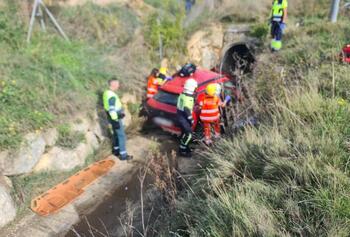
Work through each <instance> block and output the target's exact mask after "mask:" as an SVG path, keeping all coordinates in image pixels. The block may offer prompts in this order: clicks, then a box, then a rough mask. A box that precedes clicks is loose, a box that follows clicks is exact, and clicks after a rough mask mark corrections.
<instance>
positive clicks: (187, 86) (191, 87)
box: [184, 78, 198, 94]
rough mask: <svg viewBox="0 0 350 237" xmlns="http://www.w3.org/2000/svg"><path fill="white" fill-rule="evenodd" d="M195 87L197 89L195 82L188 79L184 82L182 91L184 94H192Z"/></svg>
mask: <svg viewBox="0 0 350 237" xmlns="http://www.w3.org/2000/svg"><path fill="white" fill-rule="evenodd" d="M197 87H198V83H197V81H196V80H195V79H193V78H189V79H187V80H186V82H185V86H184V91H185V93H189V94H193V93H194V91H195V90H196V89H197Z"/></svg>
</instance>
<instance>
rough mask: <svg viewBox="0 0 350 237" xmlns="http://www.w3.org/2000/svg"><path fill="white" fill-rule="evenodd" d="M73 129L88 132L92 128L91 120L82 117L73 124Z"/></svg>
mask: <svg viewBox="0 0 350 237" xmlns="http://www.w3.org/2000/svg"><path fill="white" fill-rule="evenodd" d="M71 129H72V131H75V132H82V133H86V132H87V131H89V130H90V129H91V126H90V122H89V121H88V119H86V118H84V119H82V118H80V119H79V121H78V122H76V123H73V124H72V126H71Z"/></svg>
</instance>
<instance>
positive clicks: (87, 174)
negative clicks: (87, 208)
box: [31, 159, 115, 216]
mask: <svg viewBox="0 0 350 237" xmlns="http://www.w3.org/2000/svg"><path fill="white" fill-rule="evenodd" d="M114 164H115V161H114V160H113V159H105V160H101V161H98V162H95V163H93V164H92V165H90V166H89V167H87V168H85V169H83V170H81V171H79V172H78V173H76V174H75V175H73V176H71V177H70V178H68V179H67V180H65V181H63V182H62V183H60V184H58V185H57V186H55V187H53V188H52V189H50V190H48V191H47V192H46V193H44V194H42V195H40V196H38V197H36V198H35V199H33V200H32V203H31V209H32V210H33V211H34V212H36V213H37V214H39V215H41V216H47V215H50V214H53V213H56V212H58V211H59V210H60V209H61V208H63V207H64V206H65V205H67V204H69V203H71V202H72V201H73V200H74V199H75V198H77V197H78V196H80V195H81V194H82V193H84V188H86V187H87V186H88V185H90V184H91V183H92V182H93V181H94V180H96V179H97V178H98V177H101V176H102V175H104V174H106V173H107V172H108V171H109V170H110V169H111V168H112V167H113V166H114Z"/></svg>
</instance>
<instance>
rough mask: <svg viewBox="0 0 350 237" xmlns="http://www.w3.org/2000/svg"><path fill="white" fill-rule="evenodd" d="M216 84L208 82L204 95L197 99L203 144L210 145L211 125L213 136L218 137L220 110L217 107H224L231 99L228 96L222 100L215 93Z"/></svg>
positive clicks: (216, 89)
mask: <svg viewBox="0 0 350 237" xmlns="http://www.w3.org/2000/svg"><path fill="white" fill-rule="evenodd" d="M217 91H218V85H217V84H209V85H208V86H207V88H206V94H205V96H203V97H201V98H200V99H199V106H200V107H201V112H200V115H199V117H200V119H201V121H202V123H203V126H204V137H205V140H204V142H205V144H207V145H210V144H211V143H212V140H211V131H210V130H211V127H212V126H213V127H214V131H215V138H219V137H220V110H219V107H220V106H221V107H225V106H226V104H227V103H228V102H229V101H230V100H231V97H230V96H227V97H226V98H225V102H222V101H221V99H220V98H219V96H218V95H217Z"/></svg>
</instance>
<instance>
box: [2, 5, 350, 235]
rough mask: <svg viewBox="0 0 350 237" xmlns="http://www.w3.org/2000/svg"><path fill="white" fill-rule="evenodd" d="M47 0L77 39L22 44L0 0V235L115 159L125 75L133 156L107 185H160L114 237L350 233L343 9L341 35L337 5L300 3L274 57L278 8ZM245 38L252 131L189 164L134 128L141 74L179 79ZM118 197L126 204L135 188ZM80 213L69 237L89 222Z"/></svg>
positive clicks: (16, 17)
mask: <svg viewBox="0 0 350 237" xmlns="http://www.w3.org/2000/svg"><path fill="white" fill-rule="evenodd" d="M45 2H46V3H47V4H48V6H49V9H50V10H51V11H52V12H53V13H54V15H55V16H56V17H57V20H58V21H59V22H60V24H61V25H62V26H63V28H64V30H65V32H66V33H67V35H68V37H69V39H70V40H69V41H65V40H64V39H63V38H61V37H60V36H59V34H57V32H56V31H55V29H54V27H53V26H52V25H51V23H48V24H47V26H48V30H47V32H42V31H40V27H39V24H36V26H35V30H34V34H33V37H32V41H31V42H30V44H27V43H26V34H27V29H28V9H26V8H27V7H26V6H24V5H23V2H22V1H7V0H3V1H1V0H0V6H1V8H0V52H1V59H0V104H1V106H0V206H3V207H4V210H6V212H8V213H9V214H8V215H3V214H2V215H0V228H1V227H3V226H5V225H7V226H6V230H11V231H12V229H11V228H14V229H16V228H17V227H18V228H20V226H19V225H18V223H23V221H24V222H25V220H26V218H32V217H33V216H34V214H33V213H32V212H31V211H30V210H29V208H28V207H29V205H30V201H31V200H32V198H34V197H35V196H37V195H39V194H41V193H42V192H44V191H46V190H47V189H49V188H50V187H52V186H53V185H55V184H57V183H59V182H61V181H63V180H65V179H66V178H67V177H69V176H70V175H72V174H74V173H75V172H77V171H78V170H80V169H83V168H85V167H86V166H87V165H89V164H91V163H92V162H94V161H96V160H100V159H103V158H105V157H106V156H108V155H109V154H110V151H109V146H110V142H109V139H107V137H106V136H105V134H102V133H103V129H104V132H106V130H108V129H107V128H105V127H103V126H102V125H103V122H104V120H103V116H101V114H104V113H101V111H102V110H101V93H102V91H103V90H104V89H105V88H106V81H107V80H108V79H110V78H111V77H112V76H117V77H118V78H119V79H120V81H121V83H122V89H121V94H122V95H125V96H122V97H123V103H124V106H125V107H126V108H127V111H128V113H129V114H130V115H129V116H130V117H129V125H130V126H129V128H128V135H130V136H131V137H132V138H131V139H130V140H131V142H133V141H136V142H135V144H132V149H131V150H133V151H134V153H135V154H138V158H137V159H138V160H137V162H135V163H132V164H127V163H125V164H124V165H125V166H123V164H120V163H118V167H117V168H116V169H115V170H114V171H113V172H114V174H115V175H117V176H116V177H118V179H116V180H115V181H114V183H113V185H110V186H113V187H114V188H116V187H117V186H118V184H119V183H118V182H120V183H123V182H126V183H127V184H129V183H130V180H131V181H132V182H131V183H132V184H135V183H137V185H139V183H138V181H139V180H138V178H139V176H140V175H141V172H145V174H146V173H147V172H148V175H149V176H150V177H151V178H150V180H152V181H151V185H150V186H149V187H147V190H143V191H144V193H145V196H147V197H146V200H147V201H144V200H143V196H141V199H142V200H139V199H140V197H139V192H140V193H141V194H143V192H142V190H141V191H139V190H137V191H135V193H136V194H137V198H136V199H134V200H132V201H130V202H129V201H128V200H127V199H125V200H124V199H123V200H122V201H120V200H119V199H118V200H119V201H118V203H119V202H120V203H121V205H123V208H124V206H126V207H125V208H126V210H124V209H123V210H124V211H125V213H123V214H122V215H120V216H118V217H117V218H115V219H116V224H115V226H118V228H119V232H118V233H120V232H125V233H122V234H120V235H118V236H132V235H133V234H135V235H134V236H138V235H140V236H193V237H194V236H210V237H224V236H344V237H346V236H348V235H349V233H350V170H349V163H350V67H349V65H347V64H343V63H340V62H339V58H338V55H339V52H340V49H341V48H342V47H343V46H344V45H345V44H347V43H350V24H349V20H350V13H349V11H345V10H341V12H340V15H339V19H338V22H337V23H336V24H332V23H330V22H329V21H328V13H329V1H326V0H310V1H303V0H296V1H290V6H289V19H288V24H287V31H286V35H285V37H284V41H283V44H284V45H283V49H282V51H281V52H279V53H274V54H272V53H271V52H270V51H269V50H268V45H269V41H270V38H269V33H268V31H269V27H268V25H267V18H268V14H269V9H270V4H271V0H259V1H253V0H246V1H236V0H220V1H210V0H198V1H197V3H196V5H195V6H194V8H193V9H192V12H191V13H190V14H188V15H186V14H185V11H184V9H183V5H179V1H177V0H166V1H160V0H145V1H137V0H135V1H130V2H128V1H124V0H122V1H118V0H115V1H113V0H107V1H105V0H101V1H77V0H67V1H59V3H58V1H56V2H55V1H45ZM46 20H47V19H46ZM235 27H247V28H249V29H250V31H249V33H246V34H247V35H245V39H246V38H247V39H249V40H251V41H252V42H254V47H253V48H254V52H255V56H256V58H257V63H256V66H255V68H254V70H253V71H252V72H250V73H248V74H246V75H244V76H243V77H242V83H243V84H244V86H246V87H247V88H248V91H249V103H251V108H250V110H251V111H253V112H252V113H253V115H254V118H256V120H257V121H258V124H257V125H256V126H244V127H241V128H240V129H233V130H232V131H231V130H230V132H229V133H226V134H224V135H223V137H222V139H220V140H219V141H218V142H217V143H215V145H213V146H211V147H206V146H204V145H203V144H201V143H199V144H196V145H195V147H196V151H195V156H194V158H193V159H191V160H187V159H182V158H179V157H178V156H177V155H176V152H174V151H173V149H174V147H176V146H177V140H176V139H172V138H171V137H170V136H166V135H164V134H161V135H159V134H158V133H157V132H156V131H153V130H152V129H153V127H152V128H151V129H150V130H152V131H147V132H149V133H146V134H143V133H141V132H140V131H139V130H140V128H141V126H142V124H141V122H142V121H141V120H140V119H139V118H138V117H137V112H138V108H139V105H140V103H141V99H142V97H143V95H144V92H145V91H144V89H145V83H146V82H145V77H146V76H147V74H148V73H149V71H150V69H151V68H153V67H158V66H160V65H167V66H168V67H169V69H170V71H171V72H174V71H175V69H176V68H178V67H179V65H182V64H184V63H185V62H187V61H195V62H196V63H203V64H204V62H208V63H207V64H206V65H210V66H207V67H214V66H216V65H217V63H218V60H219V57H220V54H221V53H222V52H221V50H222V47H223V46H224V43H223V42H225V40H227V38H229V37H228V36H227V30H229V29H236V28H235ZM159 35H162V48H161V49H160V47H159ZM231 43H232V42H231ZM160 52H162V54H163V55H162V56H163V58H160V56H161V55H160ZM208 55H209V56H208ZM205 56H208V58H205ZM199 66H202V65H199ZM130 98H131V99H130ZM124 99H125V100H124ZM240 116H241V117H239V119H241V120H242V121H244V120H246V119H248V115H247V114H244V113H242V114H241V115H240ZM101 117H102V118H101ZM101 120H102V125H101V124H100V123H101ZM104 125H105V124H104ZM50 131H51V132H50ZM52 131H53V132H52ZM47 134H49V135H47ZM52 134H54V135H55V136H53V135H52ZM51 135H52V137H55V138H53V139H50V138H51ZM28 137H30V139H32V140H33V141H34V142H32V140H30V139H28ZM32 137H34V138H32ZM133 138H135V139H134V140H133ZM42 140H44V141H42ZM51 140H53V141H51ZM50 141H51V142H50ZM154 141H157V142H154ZM155 144H156V145H155ZM28 147H29V148H28ZM84 148H85V149H84ZM57 150H58V152H56V153H55V151H57ZM86 150H87V151H86ZM23 151H24V152H23ZM22 152H23V153H25V154H21V153H22ZM26 153H28V154H26ZM80 153H81V155H80ZM146 154H147V155H146ZM34 156H37V157H36V158H35V159H37V160H35V159H34V158H33V157H34ZM47 160H49V161H50V162H51V163H50V162H47ZM75 160H78V161H77V162H76V163H74V164H73V161H74V162H75ZM174 160H176V161H174ZM16 162H19V163H21V164H17V163H16ZM45 162H46V163H45ZM136 163H137V164H136ZM173 163H174V164H173ZM50 164H52V167H51V166H50ZM66 164H67V166H65V165H66ZM68 164H69V165H68ZM19 166H21V167H19ZM22 166H23V167H24V168H23V167H22ZM179 166H181V167H179ZM13 167H14V168H13ZM120 167H121V169H123V167H127V168H128V169H129V170H127V169H125V170H122V171H123V172H126V170H127V171H128V172H129V171H130V173H128V175H125V177H127V178H125V177H123V178H121V177H120V176H122V175H121V174H120V173H118V172H119V170H117V169H119V168H120ZM181 168H183V169H184V170H186V172H184V173H182V172H181ZM131 170H132V171H133V173H132V172H131ZM137 172H139V176H137ZM122 174H124V173H122ZM110 177H112V176H110ZM119 178H120V180H119ZM134 179H135V180H134ZM106 183H107V182H106ZM106 183H105V185H106ZM107 184H109V183H107ZM123 185H124V183H123ZM142 185H143V184H142ZM118 189H121V190H122V195H124V192H126V190H127V189H128V187H127V186H126V187H124V186H120V187H119V188H118ZM124 189H125V190H124ZM96 190H98V189H96ZM119 191H120V190H119ZM150 193H151V194H150ZM99 194H100V195H102V192H101V193H99ZM146 194H147V195H146ZM104 195H106V196H110V194H109V193H107V192H106V193H104ZM149 196H151V197H149ZM92 197H93V195H92ZM113 197H114V196H113ZM104 198H105V197H103V196H101V197H100V198H99V201H103V199H104ZM92 200H93V199H92ZM132 202H133V203H132ZM90 203H92V201H91V200H90ZM124 204H126V205H124ZM94 205H96V204H94ZM7 208H8V209H7ZM130 208H132V209H130ZM119 212H122V211H121V210H120V211H118V213H119ZM144 212H145V213H144ZM74 214H76V215H77V217H76V218H77V220H74V221H75V222H74V223H69V224H70V226H71V225H73V224H75V223H77V222H78V221H79V216H78V212H76V213H75V212H74ZM107 214H108V213H107ZM107 214H106V215H107ZM113 214H114V213H113ZM119 214H120V213H119ZM109 215H110V214H109ZM146 215H147V218H148V220H147V223H145V220H144V219H145V217H146ZM125 216H126V217H127V220H125V222H124V221H123V222H122V221H120V218H124V217H125ZM7 217H8V218H7ZM29 220H32V219H29ZM40 220H41V221H43V222H45V219H44V218H42V219H40ZM38 223H39V222H38ZM35 224H36V223H33V226H34V225H35ZM26 225H28V226H31V225H32V223H30V224H28V223H26ZM98 225H100V224H98ZM60 228H62V227H60ZM67 228H70V227H67ZM38 229H40V226H39V227H38ZM41 229H42V228H41ZM53 229H54V228H53ZM121 230H123V231H121ZM50 231H51V232H50V233H55V234H56V235H60V236H61V235H64V234H63V232H62V233H61V231H62V230H60V231H56V230H50ZM64 231H65V232H67V231H68V229H65V230H64ZM108 231H109V230H106V232H107V233H104V235H103V236H109V234H108ZM113 231H115V230H114V229H113ZM58 232H59V233H58ZM126 232H128V233H126ZM3 233H6V234H7V233H9V231H6V232H5V231H4V232H3ZM14 233H16V232H14ZM22 233H26V229H25V228H24V229H23V231H22ZM87 233H90V232H89V231H87ZM91 233H92V232H91ZM113 233H114V232H113ZM140 233H142V234H140ZM73 234H76V233H75V232H74V233H73ZM83 234H84V233H82V235H83ZM0 236H2V235H1V234H0ZM8 236H10V235H8ZM111 236H114V235H113V234H112V233H111Z"/></svg>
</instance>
